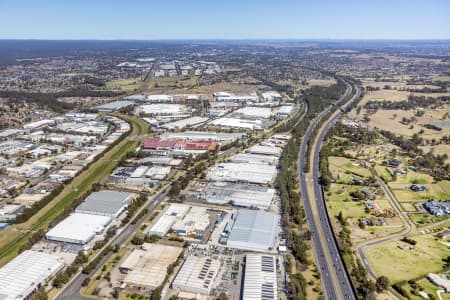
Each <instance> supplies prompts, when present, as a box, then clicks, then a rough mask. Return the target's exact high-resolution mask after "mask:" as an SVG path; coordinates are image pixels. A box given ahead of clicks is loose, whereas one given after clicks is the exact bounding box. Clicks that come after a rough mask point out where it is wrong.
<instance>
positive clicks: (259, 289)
mask: <svg viewBox="0 0 450 300" xmlns="http://www.w3.org/2000/svg"><path fill="white" fill-rule="evenodd" d="M242 299H243V300H261V299H264V300H272V299H273V300H276V299H278V294H277V273H276V258H275V256H272V255H260V254H247V256H246V258H245V277H244V292H243V296H242Z"/></svg>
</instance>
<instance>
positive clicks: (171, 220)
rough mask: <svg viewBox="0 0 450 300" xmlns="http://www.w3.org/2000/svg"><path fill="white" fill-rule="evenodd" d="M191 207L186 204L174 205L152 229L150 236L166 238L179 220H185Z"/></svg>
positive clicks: (149, 232)
mask: <svg viewBox="0 0 450 300" xmlns="http://www.w3.org/2000/svg"><path fill="white" fill-rule="evenodd" d="M189 208H190V206H189V205H186V204H179V203H173V204H171V205H170V206H169V208H167V210H166V211H165V212H164V214H163V215H162V216H161V217H160V218H159V219H158V221H156V223H155V224H153V226H152V227H151V228H150V230H149V231H148V234H150V235H152V234H155V235H158V236H165V235H166V234H167V232H168V231H169V230H170V228H172V226H173V224H175V222H176V221H177V220H180V219H183V218H184V216H186V214H187V213H188V211H189Z"/></svg>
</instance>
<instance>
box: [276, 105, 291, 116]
mask: <svg viewBox="0 0 450 300" xmlns="http://www.w3.org/2000/svg"><path fill="white" fill-rule="evenodd" d="M293 110H294V107H293V106H291V105H283V106H280V108H279V109H278V111H277V115H278V116H280V117H287V116H289V115H290V114H291V113H292V111H293Z"/></svg>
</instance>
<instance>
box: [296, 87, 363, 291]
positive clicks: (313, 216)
mask: <svg viewBox="0 0 450 300" xmlns="http://www.w3.org/2000/svg"><path fill="white" fill-rule="evenodd" d="M346 85H347V89H346V92H345V93H344V95H343V96H342V97H341V98H340V99H339V100H337V101H336V102H335V103H334V107H338V106H341V105H342V106H344V105H346V104H342V102H344V101H345V100H347V99H348V97H349V96H350V94H351V92H352V90H353V87H352V86H351V85H350V84H349V83H346ZM360 94H361V91H360V89H359V87H357V86H356V92H355V94H354V96H353V97H352V99H350V100H349V102H347V103H350V102H353V101H354V100H356V99H358V98H359V96H360ZM334 107H333V106H330V107H328V108H327V109H325V110H324V111H323V112H322V113H320V114H319V115H318V116H317V117H316V118H315V119H314V120H313V122H312V123H311V125H310V126H309V127H308V128H307V130H306V133H305V135H304V137H303V140H302V144H301V146H300V153H299V163H298V170H299V180H300V189H301V193H302V200H303V204H304V208H305V213H306V216H307V220H308V225H309V228H310V230H311V232H312V244H313V248H314V253H315V257H316V262H317V265H318V268H319V270H320V272H321V281H322V286H323V289H324V295H325V297H326V298H327V299H356V297H355V293H354V290H353V287H352V283H351V280H350V276H349V275H348V273H347V271H346V269H345V267H344V263H343V261H342V258H341V255H340V252H339V249H338V246H337V243H336V240H335V237H334V234H333V230H332V228H331V224H330V222H329V219H328V214H327V210H326V206H325V201H324V198H323V193H322V188H321V186H320V183H319V176H320V174H319V159H320V148H321V146H322V142H323V140H324V138H325V135H326V133H327V132H328V130H329V129H330V128H331V126H333V125H334V124H335V122H336V120H337V119H338V118H339V117H340V116H341V115H342V113H343V112H342V111H340V110H337V111H336V112H334V113H333V115H332V116H331V118H330V119H329V120H327V121H325V123H324V125H323V126H322V127H321V128H316V127H317V125H318V124H319V122H320V121H321V120H322V119H323V118H324V117H325V116H326V115H327V114H328V113H329V112H331V111H332V109H333V108H334ZM314 130H319V132H318V134H317V137H316V139H315V141H311V145H312V147H313V148H312V149H311V151H310V155H312V157H306V155H307V149H308V144H310V139H311V136H312V133H313V131H314ZM311 158H312V159H311ZM306 160H309V161H310V162H311V164H310V168H311V172H309V170H306ZM305 171H307V172H305Z"/></svg>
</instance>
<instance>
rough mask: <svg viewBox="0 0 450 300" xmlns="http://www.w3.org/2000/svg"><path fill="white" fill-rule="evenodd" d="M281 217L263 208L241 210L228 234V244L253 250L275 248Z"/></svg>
mask: <svg viewBox="0 0 450 300" xmlns="http://www.w3.org/2000/svg"><path fill="white" fill-rule="evenodd" d="M279 220H280V217H279V216H278V215H277V214H275V213H271V212H266V211H261V210H240V211H238V212H237V213H236V216H235V217H234V220H233V221H234V223H233V224H232V226H231V230H230V233H229V236H228V240H227V245H228V246H229V247H232V248H238V249H244V250H251V251H270V250H272V249H273V248H274V245H275V241H276V238H277V235H278V233H279V232H280V227H279V224H278V223H279Z"/></svg>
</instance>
